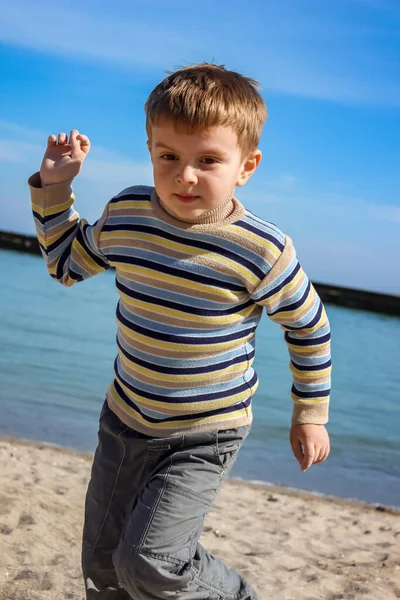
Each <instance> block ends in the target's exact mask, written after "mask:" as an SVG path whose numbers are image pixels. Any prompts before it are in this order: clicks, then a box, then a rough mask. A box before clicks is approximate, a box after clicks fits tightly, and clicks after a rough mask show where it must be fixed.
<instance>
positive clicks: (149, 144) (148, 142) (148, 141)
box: [146, 140, 153, 161]
mask: <svg viewBox="0 0 400 600" xmlns="http://www.w3.org/2000/svg"><path fill="white" fill-rule="evenodd" d="M146 144H147V148H148V150H149V152H150V158H151V161H153V157H152V155H151V142H150V140H147V142H146Z"/></svg>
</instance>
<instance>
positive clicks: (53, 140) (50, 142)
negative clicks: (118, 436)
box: [47, 133, 57, 146]
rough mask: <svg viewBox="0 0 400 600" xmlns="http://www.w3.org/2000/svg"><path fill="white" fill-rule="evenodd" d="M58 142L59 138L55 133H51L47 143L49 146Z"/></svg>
mask: <svg viewBox="0 0 400 600" xmlns="http://www.w3.org/2000/svg"><path fill="white" fill-rule="evenodd" d="M56 143H57V138H56V136H55V135H54V133H52V134H50V135H49V137H48V138H47V145H48V146H55V145H56Z"/></svg>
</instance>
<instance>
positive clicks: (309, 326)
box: [252, 237, 331, 425]
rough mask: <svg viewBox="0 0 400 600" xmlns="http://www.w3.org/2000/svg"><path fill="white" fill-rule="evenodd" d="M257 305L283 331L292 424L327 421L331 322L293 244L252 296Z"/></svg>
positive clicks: (320, 423) (283, 253)
mask: <svg viewBox="0 0 400 600" xmlns="http://www.w3.org/2000/svg"><path fill="white" fill-rule="evenodd" d="M252 298H253V299H254V301H255V302H257V304H261V305H262V306H265V308H266V310H267V314H268V316H269V317H270V319H272V320H273V321H274V322H275V323H279V324H280V325H281V326H282V329H283V330H284V331H285V341H286V343H287V346H288V348H289V354H290V359H291V364H290V369H291V371H292V375H293V386H292V399H293V401H294V407H293V418H292V423H293V425H301V424H304V423H313V424H317V425H323V424H325V423H326V422H327V421H328V406H329V395H330V375H331V355H330V338H331V335H330V326H329V321H328V318H327V315H326V312H325V309H324V307H323V305H322V302H321V300H320V298H319V296H318V294H317V293H316V291H315V289H314V287H313V285H312V284H311V282H310V281H309V279H308V277H307V275H306V274H305V273H304V271H303V269H302V268H301V266H300V264H299V262H298V260H297V257H296V252H295V249H294V247H293V243H292V240H291V239H290V238H289V237H286V244H285V247H284V249H283V251H282V254H281V255H280V257H279V258H278V260H277V261H276V263H275V265H274V266H273V267H272V269H271V270H270V272H269V273H268V275H267V276H266V277H265V278H264V279H263V280H262V281H261V282H260V284H259V285H258V286H257V288H256V289H255V290H254V291H253V293H252Z"/></svg>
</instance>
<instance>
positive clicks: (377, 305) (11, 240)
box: [0, 230, 400, 317]
mask: <svg viewBox="0 0 400 600" xmlns="http://www.w3.org/2000/svg"><path fill="white" fill-rule="evenodd" d="M0 249H3V250H9V251H17V252H25V253H29V254H35V255H41V251H40V247H39V243H38V240H37V237H36V236H35V235H27V234H23V233H15V232H12V231H2V230H0ZM312 284H313V286H314V287H315V289H316V291H317V293H318V294H319V296H320V298H321V300H322V301H323V302H324V303H326V304H334V305H337V306H343V307H346V308H354V309H357V310H366V311H370V312H374V313H381V314H386V315H389V316H394V317H400V295H395V294H388V293H383V292H378V291H369V290H363V289H357V288H349V287H346V286H341V285H336V284H330V283H322V282H317V281H313V282H312Z"/></svg>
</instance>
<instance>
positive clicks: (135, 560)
mask: <svg viewBox="0 0 400 600" xmlns="http://www.w3.org/2000/svg"><path fill="white" fill-rule="evenodd" d="M113 562H114V567H115V571H116V573H117V577H118V581H119V584H120V585H121V586H122V587H123V588H124V589H125V590H126V591H127V592H128V593H129V594H130V595H132V596H133V597H139V598H141V600H154V598H159V599H160V600H164V599H170V598H173V597H175V596H176V594H177V593H178V592H181V591H183V590H184V589H185V588H186V587H187V586H188V585H189V583H190V582H191V580H192V575H191V573H190V565H189V564H185V563H183V561H177V560H175V559H173V558H170V557H168V556H163V555H154V554H147V553H146V554H144V553H142V552H140V551H139V552H138V551H137V550H136V549H135V548H132V547H131V546H127V545H126V544H124V543H120V544H119V546H118V548H117V549H116V551H115V552H114V555H113Z"/></svg>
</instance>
